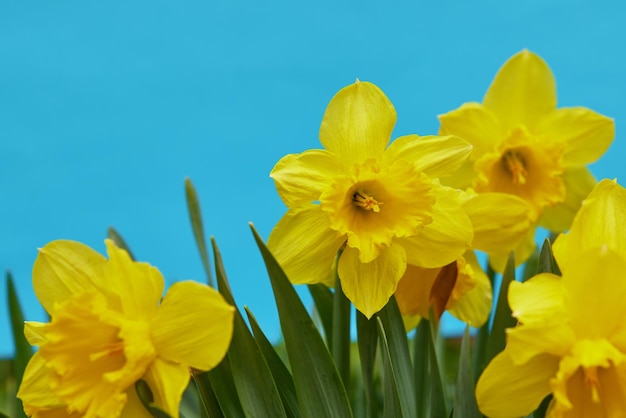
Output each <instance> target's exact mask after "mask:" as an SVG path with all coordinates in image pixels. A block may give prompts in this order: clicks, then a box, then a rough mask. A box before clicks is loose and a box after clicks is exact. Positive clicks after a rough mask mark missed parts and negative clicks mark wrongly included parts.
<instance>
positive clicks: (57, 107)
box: [0, 0, 626, 356]
mask: <svg viewBox="0 0 626 418" xmlns="http://www.w3.org/2000/svg"><path fill="white" fill-rule="evenodd" d="M625 21H626V6H625V3H621V2H613V3H607V2H593V3H592V2H582V1H571V0H568V1H524V2H522V1H519V2H506V1H505V2H503V1H501V0H500V1H419V2H418V1H413V2H397V3H391V2H390V3H385V2H382V1H377V2H371V1H365V2H359V3H347V2H338V1H315V2H306V3H305V2H262V3H253V2H238V1H215V0H206V1H180V2H174V1H171V2H169V1H158V0H151V1H139V0H138V1H134V2H121V1H111V2H85V1H81V2H79V1H55V2H43V1H42V2H34V1H20V2H9V1H5V2H3V3H2V5H0V192H1V194H0V199H1V200H0V267H1V268H8V269H11V271H12V272H13V275H14V278H15V280H16V281H17V290H18V292H19V297H20V300H21V303H22V305H23V306H24V309H25V314H26V315H25V316H26V318H27V319H30V320H42V319H43V318H44V315H43V310H42V309H41V307H40V306H39V304H38V302H37V301H36V299H35V298H34V294H33V290H32V285H31V277H30V276H31V268H32V264H33V262H34V260H35V257H36V249H37V248H38V247H41V246H43V245H44V244H46V243H47V242H49V241H52V240H55V239H59V238H67V239H74V240H78V241H81V242H84V243H86V244H88V245H90V246H92V247H93V248H95V249H97V250H98V251H101V252H102V251H104V243H103V239H104V237H105V234H106V230H107V227H109V226H110V225H112V226H115V227H116V228H117V229H118V230H119V231H120V232H121V233H122V235H123V236H124V237H125V239H126V241H127V242H128V243H129V245H130V246H131V248H132V249H133V251H134V253H135V256H137V258H138V259H140V260H144V261H148V262H150V263H151V264H153V265H155V266H157V267H159V268H160V270H161V271H162V272H163V274H164V276H165V277H166V279H167V281H168V282H169V283H171V282H172V281H176V280H183V279H189V278H195V279H197V280H203V277H204V275H203V270H202V265H201V263H200V260H199V257H198V252H197V250H196V248H195V244H194V240H193V236H192V233H191V229H190V226H189V222H188V219H187V215H186V204H185V201H184V187H183V184H184V178H185V177H187V176H189V177H191V178H192V180H193V181H194V183H195V185H196V187H197V189H198V192H199V195H200V200H201V203H202V207H203V214H204V220H205V228H206V232H207V235H214V236H215V237H216V239H217V242H218V244H219V245H220V248H221V251H222V253H223V256H224V260H225V265H226V270H227V272H228V273H229V278H230V281H231V284H232V287H233V290H234V293H235V297H236V299H237V301H238V303H239V304H241V305H243V304H246V305H248V306H249V307H250V308H251V310H252V311H253V312H254V313H255V314H256V316H257V318H258V319H259V321H260V323H261V325H262V326H263V327H264V329H265V330H266V332H267V334H268V336H270V337H273V338H277V337H278V336H279V329H278V323H277V316H276V312H275V307H274V304H273V299H272V295H271V289H270V286H269V282H268V279H267V277H266V273H265V270H264V267H263V264H262V261H261V258H260V256H259V255H258V252H257V250H256V247H255V245H254V242H253V240H252V237H251V234H250V231H249V228H248V222H249V221H252V222H254V223H255V225H256V227H257V228H258V230H259V231H260V233H261V234H262V235H263V236H264V237H265V238H267V236H268V234H269V232H270V231H271V229H272V227H273V225H274V224H275V223H276V222H277V221H278V219H279V218H280V217H281V216H282V214H283V213H284V211H285V207H284V205H283V204H282V202H281V201H280V199H279V197H278V195H277V194H276V192H275V189H274V185H273V182H272V181H271V179H270V178H269V177H268V174H269V172H270V170H271V169H272V167H273V165H274V164H275V163H276V161H278V160H279V159H280V158H281V157H282V156H283V155H285V154H288V153H295V152H301V151H303V150H305V149H309V148H319V147H320V144H319V140H318V137H317V133H318V129H319V124H320V121H321V118H322V115H323V112H324V109H325V107H326V105H327V103H328V101H329V100H330V99H331V97H332V96H333V94H334V93H335V92H336V91H337V90H339V89H340V88H342V87H343V86H345V85H347V84H350V83H352V82H353V81H354V80H355V79H356V78H357V77H358V78H359V79H361V80H367V81H372V82H374V83H376V84H378V85H379V86H380V87H381V88H382V89H383V91H384V92H385V93H386V94H387V95H388V97H389V98H390V99H391V100H392V102H393V103H394V105H395V106H396V109H397V112H398V123H397V125H396V129H395V132H394V137H395V136H399V135H403V134H408V133H419V134H433V133H436V132H437V130H438V121H437V118H436V115H438V114H441V113H444V112H447V111H449V110H452V109H454V108H456V107H458V106H459V105H460V104H461V103H463V102H466V101H480V100H482V97H483V94H484V92H485V91H486V89H487V87H488V85H489V83H490V82H491V80H492V78H493V76H494V74H495V73H496V71H497V70H498V68H499V67H500V66H501V65H502V64H503V63H504V62H505V61H506V59H508V58H509V57H510V56H511V55H513V54H514V53H516V52H518V51H520V50H521V49H523V48H528V49H530V50H532V51H534V52H537V53H538V54H540V55H541V56H542V57H543V58H544V59H545V60H546V61H547V62H548V64H549V65H550V66H551V68H552V70H553V72H554V73H555V76H556V79H557V84H558V95H559V105H560V106H576V105H583V106H587V107H590V108H592V109H594V110H596V111H598V112H600V113H603V114H606V115H608V116H611V117H613V118H615V119H616V121H617V136H616V138H615V141H614V143H613V145H612V146H611V149H610V150H609V152H608V154H606V155H605V156H604V157H603V158H602V159H601V162H600V163H598V164H594V165H593V166H592V171H593V172H594V174H595V175H596V176H597V177H599V178H602V177H612V178H613V177H617V178H618V179H620V178H621V177H623V174H624V173H625V170H626V169H625V168H624V165H623V164H624V159H623V157H624V155H625V150H626V145H625V144H624V142H623V139H622V138H620V123H621V121H622V120H626V114H625V113H626V103H625V97H626V84H625V81H624V80H625V77H626V58H625V57H626V25H625V24H624V22H625ZM1 282H2V283H3V285H2V286H0V287H1V288H0V301H1V302H0V356H7V355H10V354H11V353H12V348H11V347H12V338H11V335H10V332H9V322H8V313H7V307H6V302H5V301H6V286H5V285H4V279H3V280H2V281H1ZM303 293H306V291H305V292H303Z"/></svg>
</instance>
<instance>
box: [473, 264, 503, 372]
mask: <svg viewBox="0 0 626 418" xmlns="http://www.w3.org/2000/svg"><path fill="white" fill-rule="evenodd" d="M486 273H487V277H488V278H489V283H491V292H492V299H493V300H496V299H497V298H496V295H495V289H496V287H495V279H496V272H495V270H494V269H493V268H492V267H491V263H489V261H487V268H486ZM490 325H491V321H487V322H485V324H484V325H483V326H482V327H480V328H479V329H478V334H477V335H476V339H475V340H474V347H473V353H472V372H473V374H474V383H476V381H477V380H478V376H480V374H481V373H482V372H483V370H484V369H485V367H486V365H487V360H486V357H487V343H488V342H489V334H490V329H489V327H490Z"/></svg>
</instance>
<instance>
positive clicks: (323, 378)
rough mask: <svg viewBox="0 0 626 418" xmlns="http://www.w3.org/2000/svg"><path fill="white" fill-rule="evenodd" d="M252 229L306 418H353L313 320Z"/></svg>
mask: <svg viewBox="0 0 626 418" xmlns="http://www.w3.org/2000/svg"><path fill="white" fill-rule="evenodd" d="M250 228H251V229H252V234H253V235H254V239H255V241H256V243H257V246H258V247H259V250H260V251H261V255H262V256H263V260H264V261H265V266H266V268H267V272H268V275H269V278H270V281H271V284H272V289H273V291H274V299H275V302H276V307H277V308H278V315H279V318H280V325H281V329H282V332H283V336H284V338H285V346H286V348H287V355H288V357H289V363H290V364H291V368H292V372H293V378H294V384H295V386H296V393H297V394H298V400H299V401H300V408H301V411H302V415H303V416H304V417H310V418H325V417H328V418H335V417H341V418H349V417H352V411H351V409H350V403H349V401H348V397H347V394H346V391H345V388H344V386H343V382H342V381H341V377H340V376H339V373H338V372H337V369H336V368H335V366H334V364H333V362H332V359H331V356H330V353H329V352H328V349H327V348H326V345H325V344H324V341H323V340H322V337H321V335H320V334H319V332H318V330H317V328H316V327H315V324H314V323H313V320H312V319H311V318H310V317H309V315H308V313H307V310H306V308H305V307H304V305H303V304H302V301H300V298H299V297H298V294H297V293H296V291H295V290H294V288H293V286H292V285H291V283H290V282H289V279H287V276H286V275H285V273H284V272H283V270H282V269H281V267H280V266H279V265H278V263H277V262H276V259H274V256H273V255H272V253H271V252H270V251H269V250H268V248H267V247H266V246H265V243H264V242H263V240H262V239H261V237H260V236H259V234H258V233H257V231H256V229H254V226H252V224H251V225H250Z"/></svg>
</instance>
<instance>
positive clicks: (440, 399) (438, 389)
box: [428, 308, 448, 417]
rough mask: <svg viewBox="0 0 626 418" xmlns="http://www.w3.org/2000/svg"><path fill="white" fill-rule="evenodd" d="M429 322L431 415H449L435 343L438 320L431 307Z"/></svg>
mask: <svg viewBox="0 0 626 418" xmlns="http://www.w3.org/2000/svg"><path fill="white" fill-rule="evenodd" d="M428 322H429V325H430V327H429V330H430V338H429V345H428V368H429V373H428V376H429V377H430V416H432V417H447V416H448V412H447V410H446V409H447V408H446V396H445V392H444V389H443V379H442V377H441V367H440V366H439V361H438V360H437V349H436V344H435V341H436V338H437V329H436V325H435V324H436V320H435V315H434V311H433V309H432V308H431V309H430V320H429V321H428Z"/></svg>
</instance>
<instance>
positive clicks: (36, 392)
mask: <svg viewBox="0 0 626 418" xmlns="http://www.w3.org/2000/svg"><path fill="white" fill-rule="evenodd" d="M106 246H107V250H108V255H109V259H108V260H107V259H106V258H105V257H103V256H102V255H101V254H99V253H98V252H96V251H94V250H92V249H91V248H89V247H87V246H86V245H83V244H80V243H78V242H74V241H53V242H51V243H49V244H47V245H46V246H44V247H43V248H42V249H41V250H40V251H39V256H38V257H37V260H36V261H35V265H34V268H33V286H34V289H35V293H36V295H37V298H38V299H39V301H40V302H41V303H42V305H43V306H44V308H45V309H46V311H47V312H48V314H49V315H50V322H49V323H39V322H26V324H25V334H26V337H27V338H28V340H29V342H30V343H31V344H32V345H35V346H38V347H39V349H38V351H37V352H36V353H35V354H34V356H33V357H32V358H31V360H30V362H29V363H28V366H27V368H26V371H25V373H24V378H23V381H22V384H21V386H20V388H19V392H18V397H19V398H20V399H21V400H22V402H23V404H24V410H25V412H26V414H27V415H28V416H33V417H42V418H44V417H66V416H68V417H69V416H71V417H74V416H76V417H79V416H80V417H94V418H96V417H103V418H109V417H128V418H130V417H133V418H134V417H150V416H151V415H150V414H149V413H148V412H147V411H146V409H145V408H144V407H143V405H142V404H141V402H140V400H139V397H138V395H137V392H136V390H135V383H136V382H137V381H138V380H140V379H142V380H144V381H145V382H146V383H147V384H148V386H149V388H150V389H151V391H152V393H153V395H154V402H155V404H156V405H157V406H158V407H160V408H161V409H162V410H164V411H165V412H167V413H168V414H169V415H170V416H172V417H178V416H179V413H178V407H179V403H180V400H181V396H182V393H183V391H184V390H185V388H186V387H187V384H188V383H189V378H190V370H189V368H190V367H193V368H195V369H199V370H209V369H211V368H213V367H214V366H215V365H217V364H218V363H219V362H220V361H221V359H222V358H223V357H224V355H225V354H226V351H227V349H228V346H229V344H230V340H231V336H232V332H233V316H234V308H233V307H232V306H230V305H228V304H227V303H226V302H225V301H224V300H223V298H222V297H221V295H220V294H219V293H217V292H216V291H215V290H213V289H212V288H210V287H208V286H206V285H202V284H200V283H197V282H191V281H187V282H180V283H175V284H174V285H172V286H171V287H170V288H169V290H168V292H167V293H166V295H165V297H163V290H164V280H163V277H162V275H161V273H160V272H159V271H158V270H157V269H156V268H154V267H152V266H150V265H149V264H147V263H139V262H134V261H132V260H131V259H130V257H129V255H128V253H127V252H126V251H124V250H122V249H119V248H117V247H116V246H115V244H114V243H113V242H112V241H110V240H107V241H106Z"/></svg>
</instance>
